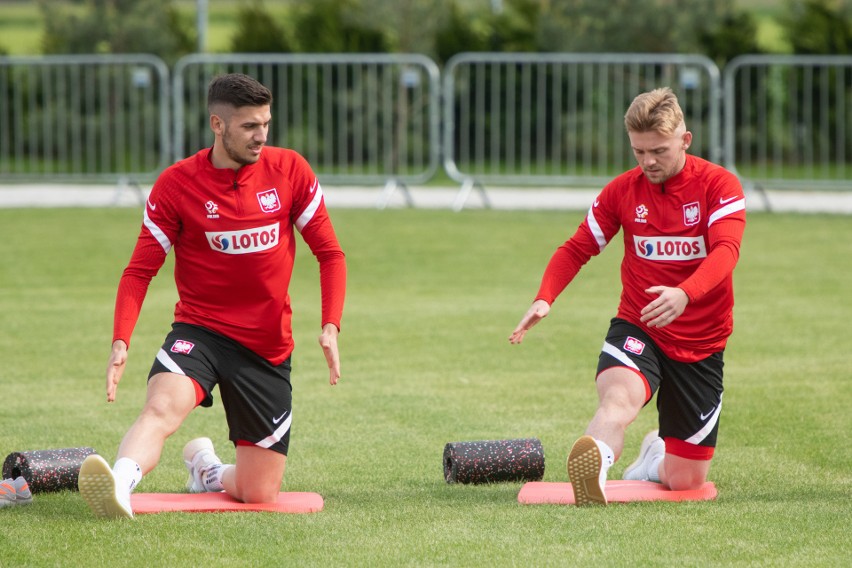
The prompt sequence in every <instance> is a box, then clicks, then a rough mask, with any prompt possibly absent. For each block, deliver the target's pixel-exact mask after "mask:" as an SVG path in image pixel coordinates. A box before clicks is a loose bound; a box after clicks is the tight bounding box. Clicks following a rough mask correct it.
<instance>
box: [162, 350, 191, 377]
mask: <svg viewBox="0 0 852 568" xmlns="http://www.w3.org/2000/svg"><path fill="white" fill-rule="evenodd" d="M157 361H159V362H160V363H162V364H163V366H164V367H165V368H166V369H168V370H169V371H171V372H172V373H176V374H178V375H183V376H186V373H184V372H183V369H181V368H180V367H179V366H178V364H177V363H175V362H174V359H172V358H171V357H169V354H168V353H166V352H165V351H164V350H162V349H160V350H159V351H158V352H157Z"/></svg>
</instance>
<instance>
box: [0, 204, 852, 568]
mask: <svg viewBox="0 0 852 568" xmlns="http://www.w3.org/2000/svg"><path fill="white" fill-rule="evenodd" d="M330 191H333V189H331V190H330ZM332 215H333V218H334V221H335V224H336V227H337V230H338V234H339V237H340V240H341V243H342V244H343V246H344V248H345V250H346V252H347V258H348V265H349V274H350V280H349V292H348V299H347V306H346V313H345V316H344V330H343V334H342V335H341V350H342V357H343V379H342V382H341V384H340V385H338V386H337V387H335V388H331V387H329V386H328V384H327V380H328V377H327V371H326V369H325V366H324V361H323V358H322V355H321V352H320V349H319V347H318V346H317V345H316V343H315V336H316V334H317V333H318V331H319V305H318V277H317V269H316V263H315V261H314V260H313V257H312V256H311V255H310V254H309V252H307V248H306V247H304V246H302V247H301V248H300V253H301V256H300V261H299V263H298V264H297V269H296V276H295V281H294V285H293V288H292V290H291V292H292V296H293V301H294V310H295V313H296V316H297V317H296V318H295V322H294V325H295V329H296V339H297V344H298V346H297V350H296V353H295V356H294V374H293V382H294V400H295V417H296V418H295V421H294V427H293V434H292V440H291V452H290V457H289V462H288V471H287V474H286V476H285V481H284V487H283V488H284V489H285V490H289V491H316V492H318V493H321V494H322V495H323V496H324V498H325V509H324V510H323V511H322V512H320V513H316V514H309V515H276V514H270V513H248V514H247V513H239V514H236V513H234V514H160V515H144V516H138V517H137V518H136V519H135V520H134V521H103V520H98V519H95V518H94V517H93V516H92V515H91V513H90V512H89V510H88V509H87V508H86V506H85V504H84V503H83V501H82V499H81V498H80V496H79V494H78V493H76V492H72V491H65V492H60V493H52V494H45V493H39V494H36V495H35V502H34V504H33V505H32V506H30V507H22V508H13V509H3V510H0V522H2V524H3V525H4V530H3V531H0V550H2V552H0V565H2V566H140V567H141V566H146V567H148V566H191V565H209V566H272V565H285V566H291V565H292V566H515V565H525V566H575V565H576V566H582V565H585V566H592V565H594V566H630V567H635V566H673V565H680V566H719V565H724V566H845V565H846V563H847V562H848V559H849V557H850V555H852V544H850V540H849V538H848V528H849V526H850V523H852V453H850V449H849V431H850V428H852V413H850V411H849V404H850V400H852V381H850V376H849V363H848V361H847V359H848V353H849V347H848V343H847V342H848V339H847V331H848V328H847V326H848V322H849V321H850V319H852V302H850V299H849V292H848V290H849V282H850V281H852V265H850V262H849V258H852V223H850V222H849V219H848V218H846V217H842V216H828V215H825V216H799V215H786V214H785V215H780V214H779V215H769V214H752V215H751V216H750V221H749V227H748V229H747V233H746V238H745V242H744V245H743V249H742V258H741V261H740V264H739V266H738V268H737V271H736V275H735V278H736V286H737V294H738V298H737V300H738V303H737V308H736V330H735V333H734V336H733V337H732V340H731V342H730V344H729V347H728V350H727V353H726V362H727V365H726V386H727V392H726V395H725V411H724V413H723V418H722V427H721V428H722V429H721V433H720V440H719V449H718V452H717V458H716V460H715V461H714V465H713V468H712V470H711V479H712V480H713V481H714V482H715V483H716V485H717V487H718V490H719V496H718V499H717V500H716V501H712V502H690V503H636V504H627V505H625V504H622V505H612V506H610V507H607V508H585V509H580V508H576V507H564V506H522V505H519V504H518V503H517V499H516V498H517V493H518V490H519V489H520V484H519V483H509V484H495V485H479V486H458V485H452V486H451V485H447V484H446V483H445V482H444V480H443V475H442V473H443V472H442V463H441V462H442V451H443V447H444V444H445V443H447V442H452V441H463V440H482V439H502V438H515V437H538V438H539V439H540V440H541V441H542V444H543V446H544V449H545V454H546V472H545V480H548V481H564V480H566V473H565V470H564V460H565V456H566V454H567V450H568V448H569V447H570V444H571V443H572V442H573V440H574V438H576V437H577V436H578V435H580V434H581V433H582V431H583V429H584V427H585V425H586V423H587V421H588V419H589V418H590V416H591V414H592V412H593V410H594V407H595V401H596V395H595V391H594V386H593V383H592V379H593V374H594V369H595V365H596V360H597V353H598V350H599V348H600V344H601V342H602V339H603V335H604V333H605V331H606V328H607V325H608V321H609V318H610V317H611V315H612V314H613V312H614V309H615V305H616V303H617V300H618V293H619V287H618V283H617V273H618V262H619V260H620V250H618V249H619V248H620V247H619V246H614V247H611V248H610V249H608V250H607V251H605V253H604V254H603V255H602V256H601V257H600V258H598V259H594V260H593V261H592V262H591V263H590V264H589V265H588V266H586V267H585V268H584V270H583V272H581V274H580V276H579V277H578V279H577V280H576V281H575V282H574V283H573V284H572V285H571V287H569V288H568V290H567V291H566V292H565V293H564V294H563V296H562V297H561V298H560V299H559V301H558V302H557V303H556V304H555V306H554V310H553V311H552V312H551V316H550V317H549V318H548V319H547V320H546V321H544V322H542V324H540V325H539V326H538V327H537V328H536V329H535V330H533V332H531V333H530V334H529V335H528V336H527V339H526V340H525V342H524V344H523V345H521V346H510V345H509V343H508V341H507V337H508V335H509V333H510V331H511V330H512V328H513V327H514V326H515V324H516V323H517V321H518V319H519V318H520V317H521V315H522V314H523V312H524V311H525V310H526V308H527V307H528V304H529V303H530V301H531V300H532V296H533V295H534V293H535V291H536V289H537V286H538V281H539V278H540V275H541V272H542V270H543V268H544V265H545V263H546V262H547V260H548V258H549V257H550V254H551V252H552V251H553V250H554V248H555V247H556V246H557V245H558V244H560V243H561V242H562V240H564V238H566V236H568V235H570V234H571V233H572V232H573V230H574V228H575V227H576V225H577V224H578V223H579V222H580V220H581V217H582V214H581V213H573V212H570V213H569V212H498V211H465V212H462V213H460V214H455V213H451V212H448V211H428V210H388V211H374V210H334V211H332ZM140 219H141V211H140V210H137V209H5V210H3V209H0V226H2V227H3V228H2V235H3V239H2V240H3V245H4V246H3V247H2V248H0V267H2V268H0V313H2V325H0V360H2V362H3V365H2V375H0V376H2V384H3V385H4V397H3V404H2V405H0V417H2V420H0V427H2V434H0V457H5V456H6V455H7V454H8V453H10V452H13V451H24V450H33V449H50V448H63V447H77V446H92V447H94V448H96V449H97V450H98V451H99V452H100V453H102V454H103V455H104V456H105V457H106V458H107V460H108V461H110V462H111V461H112V460H113V459H114V457H115V452H116V449H117V445H118V442H119V440H120V438H121V436H122V434H123V433H124V431H125V430H126V429H127V428H128V426H129V425H130V423H131V422H132V420H133V419H134V418H135V416H136V414H137V413H138V411H139V409H140V408H141V405H142V403H143V399H144V388H145V376H146V374H147V370H148V368H149V366H150V363H151V361H152V358H153V355H154V353H155V351H156V349H157V348H158V347H159V345H160V343H161V341H162V338H163V336H164V335H165V332H166V330H167V328H168V325H169V323H170V322H171V313H172V308H173V305H174V302H175V299H176V297H175V293H174V290H173V282H172V280H171V269H170V265H167V266H166V267H164V269H163V270H162V271H161V274H160V275H159V276H158V278H156V279H155V280H154V282H153V284H152V286H151V289H150V291H149V296H148V299H147V303H146V305H145V307H144V309H143V312H142V316H141V319H140V322H139V325H138V327H137V330H136V334H135V336H134V342H133V345H132V346H131V352H130V356H131V358H130V362H129V366H128V369H127V372H126V373H125V377H124V381H123V382H122V384H121V385H120V388H119V393H118V400H117V401H116V402H115V403H114V404H111V405H108V404H107V403H106V402H105V394H104V368H105V365H106V360H107V355H108V351H109V343H110V334H111V328H112V323H111V318H112V307H113V305H112V304H113V299H114V295H115V288H116V284H117V281H118V278H119V275H120V272H121V270H122V269H123V267H124V265H125V263H126V262H127V259H128V258H129V255H130V252H131V249H132V246H133V243H134V241H135V238H136V235H137V234H138V230H139V225H140ZM655 420H656V413H655V410H654V409H653V408H648V409H646V410H645V411H644V412H643V413H642V414H641V415H640V417H639V419H638V420H637V423H636V424H635V425H634V427H633V428H632V429H631V430H630V431H629V432H628V439H627V449H626V451H625V456H624V459H623V460H622V461H621V462H619V463H618V464H616V466H615V467H614V468H613V470H612V472H611V473H612V475H611V477H616V476H618V477H620V474H621V472H622V470H623V468H624V466H625V464H626V463H629V462H630V461H632V459H633V457H634V456H635V453H636V451H637V449H638V445H639V442H640V440H641V438H642V436H643V435H644V434H645V432H646V431H647V430H649V429H651V428H652V427H653V426H654V424H655ZM200 435H206V436H210V437H211V438H212V439H213V440H214V442H215V443H216V445H217V448H218V450H219V453H220V455H221V456H222V457H223V458H224V459H225V460H226V461H227V460H230V459H232V458H233V448H232V447H231V446H230V445H229V444H228V442H227V433H226V426H225V421H224V416H223V413H222V409H221V406H220V405H219V403H218V401H217V404H216V405H214V407H213V408H212V409H198V410H196V411H195V412H194V413H193V414H192V415H191V416H190V418H189V420H188V421H187V422H186V423H185V424H184V426H183V427H182V429H181V430H179V431H178V433H177V434H176V435H175V436H173V437H172V438H171V439H170V440H169V441H168V442H167V444H166V448H165V452H164V455H163V459H162V461H161V464H160V466H159V467H158V468H157V469H156V470H154V471H153V472H152V473H151V474H150V475H149V476H147V477H146V478H145V479H144V480H143V482H142V485H141V486H140V488H139V491H143V492H177V491H181V489H182V487H183V483H184V480H185V470H184V466H183V463H182V460H181V457H180V452H181V448H182V447H183V444H184V443H185V442H186V441H187V440H189V439H191V438H193V437H197V436H200Z"/></svg>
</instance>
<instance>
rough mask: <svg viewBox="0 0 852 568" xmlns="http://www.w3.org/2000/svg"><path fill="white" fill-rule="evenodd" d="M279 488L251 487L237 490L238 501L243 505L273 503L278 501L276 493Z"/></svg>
mask: <svg viewBox="0 0 852 568" xmlns="http://www.w3.org/2000/svg"><path fill="white" fill-rule="evenodd" d="M280 488H281V486H280V484H279V485H275V486H268V487H260V486H259V485H252V486H250V487H241V488H239V493H240V500H241V501H242V502H243V503H275V502H277V501H278V492H279V490H280Z"/></svg>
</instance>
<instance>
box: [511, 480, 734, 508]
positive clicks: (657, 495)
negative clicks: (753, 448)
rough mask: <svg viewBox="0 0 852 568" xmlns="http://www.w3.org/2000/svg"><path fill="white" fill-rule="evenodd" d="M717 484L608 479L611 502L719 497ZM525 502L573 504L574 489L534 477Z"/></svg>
mask: <svg viewBox="0 0 852 568" xmlns="http://www.w3.org/2000/svg"><path fill="white" fill-rule="evenodd" d="M716 494H717V492H716V486H715V485H714V484H713V483H712V482H710V481H708V482H707V483H705V484H704V485H703V486H702V487H701V488H700V489H690V490H687V491H672V490H670V489H666V488H665V487H663V486H662V485H660V484H659V483H654V482H653V481H607V482H606V500H607V502H609V503H630V502H632V501H708V500H712V499H715V498H716ZM518 502H519V503H521V504H523V505H541V504H545V503H549V504H553V505H573V504H574V489H573V488H572V487H571V484H570V483H554V482H550V481H531V482H529V483H525V484H524V485H523V487H521V491H520V493H518Z"/></svg>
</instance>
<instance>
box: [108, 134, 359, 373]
mask: <svg viewBox="0 0 852 568" xmlns="http://www.w3.org/2000/svg"><path fill="white" fill-rule="evenodd" d="M211 152H212V149H211V148H208V149H205V150H202V151H200V152H198V153H197V154H195V155H194V156H191V157H189V158H186V159H184V160H181V161H180V162H177V163H176V164H174V165H172V166H171V167H169V168H167V169H166V170H165V171H164V172H163V173H162V174H161V175H160V177H159V178H158V179H157V182H156V183H155V184H154V187H153V189H152V190H151V195H150V197H149V198H148V203H147V206H146V208H145V215H144V219H143V224H142V231H141V233H140V234H139V238H138V240H137V241H136V248H135V249H134V251H133V255H132V257H131V258H130V263H129V264H128V266H127V268H125V270H124V273H123V274H122V277H121V281H120V282H119V285H118V295H117V298H116V305H115V320H114V328H113V341H115V340H116V339H122V340H124V342H125V343H127V344H128V345H130V336H131V335H132V333H133V328H134V327H135V325H136V321H137V320H138V318H139V312H140V310H141V308H142V301H143V300H144V299H145V294H146V292H147V290H148V285H149V284H150V282H151V278H153V277H154V276H155V275H156V274H157V272H158V271H159V269H160V267H161V266H162V265H163V262H165V259H166V255H167V254H168V252H169V250H170V249H171V248H172V247H174V250H175V284H176V285H177V291H178V297H179V301H178V303H177V305H176V306H175V321H177V322H183V323H189V324H194V325H199V326H203V327H205V328H207V329H210V330H213V331H215V332H218V333H220V334H222V335H224V336H226V337H229V338H231V339H233V340H235V341H237V342H239V343H241V344H242V345H244V346H245V347H247V348H248V349H251V350H252V351H254V352H255V353H257V354H258V355H260V356H262V357H264V358H265V359H267V360H268V361H270V362H271V363H272V364H275V365H277V364H279V363H281V362H283V361H284V360H285V359H286V358H287V357H288V356H289V355H290V353H291V352H292V351H293V337H292V331H291V321H290V320H291V313H292V312H291V307H290V296H289V294H288V288H289V285H290V277H291V275H292V272H293V261H294V258H295V253H296V241H295V239H294V231H293V228H294V227H295V228H296V229H297V230H298V231H299V232H301V234H302V238H303V239H304V240H305V242H306V243H307V244H308V246H309V247H310V249H311V251H312V252H313V254H314V255H315V256H316V258H317V261H318V262H319V268H320V287H321V290H322V323H323V325H325V324H326V323H333V324H334V325H336V326H337V327H338V328H340V319H341V317H342V313H343V300H344V295H345V289H346V261H345V258H344V255H343V251H342V250H341V249H340V245H339V244H338V241H337V237H336V235H335V233H334V228H333V227H332V224H331V220H330V219H329V217H328V213H327V211H326V208H325V202H324V200H323V194H322V189H321V188H320V184H319V181H318V180H317V178H316V176H315V175H314V173H313V171H312V170H311V168H310V166H309V165H308V163H307V162H306V161H305V159H304V158H303V157H302V156H300V155H299V154H297V153H296V152H294V151H292V150H287V149H282V148H275V147H269V146H267V147H265V148H264V149H263V152H262V153H261V155H260V159H259V160H258V161H257V162H256V163H254V164H250V165H245V166H243V167H241V168H240V169H239V170H238V171H234V170H232V169H228V168H224V169H217V168H214V167H213V164H212V163H211V162H210V154H211Z"/></svg>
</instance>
